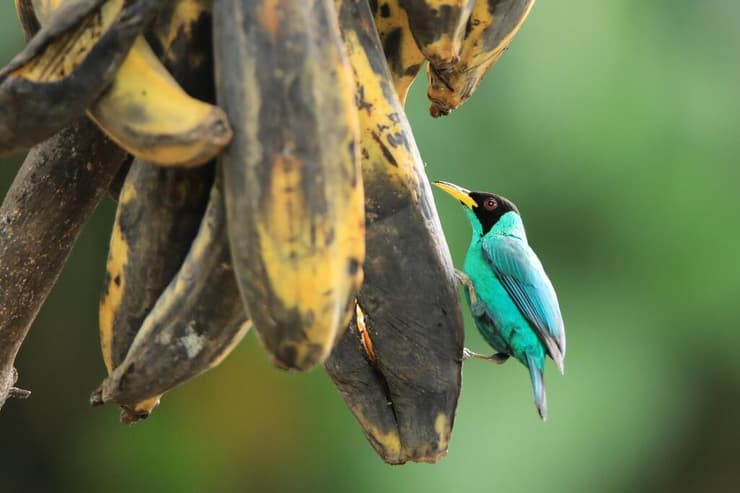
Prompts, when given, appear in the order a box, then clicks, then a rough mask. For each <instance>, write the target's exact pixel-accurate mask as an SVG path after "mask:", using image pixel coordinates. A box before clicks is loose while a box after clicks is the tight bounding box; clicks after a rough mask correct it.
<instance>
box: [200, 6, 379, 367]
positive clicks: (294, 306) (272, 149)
mask: <svg viewBox="0 0 740 493" xmlns="http://www.w3.org/2000/svg"><path fill="white" fill-rule="evenodd" d="M335 17H336V16H335V13H334V11H333V6H332V4H331V3H330V2H329V1H327V0H311V1H307V2H292V1H287V0H262V1H255V2H252V1H246V0H223V1H219V2H217V3H216V5H215V6H214V25H215V29H214V32H215V40H216V46H215V53H216V62H217V63H216V73H217V83H218V94H219V102H220V104H221V105H222V106H223V107H224V108H225V109H226V110H227V112H228V113H229V120H230V121H231V122H232V125H233V126H234V128H235V138H234V141H233V142H232V144H231V145H230V146H229V147H228V148H227V149H226V151H225V152H224V154H223V155H222V162H223V168H224V175H225V184H224V185H225V196H226V208H227V217H228V222H229V237H230V241H231V246H232V255H233V257H234V266H235V270H236V274H237V279H238V281H239V285H240V289H241V291H242V295H243V297H244V300H245V303H246V304H247V308H248V311H249V313H250V315H251V317H252V319H253V321H254V324H255V328H256V329H257V331H258V333H259V335H260V338H261V340H262V342H263V343H264V345H265V347H266V348H267V350H268V351H269V352H270V353H271V354H272V356H273V358H274V362H275V364H276V365H277V366H280V367H284V368H293V369H298V370H307V369H309V368H311V367H313V366H315V365H316V364H319V363H321V362H323V361H324V359H325V358H326V357H327V356H328V354H329V352H330V350H331V348H332V347H333V345H334V343H335V341H336V339H337V337H338V336H339V335H340V334H341V332H342V331H343V330H344V329H345V327H346V325H347V323H348V321H349V319H350V317H351V315H352V306H351V304H350V303H348V300H351V299H354V296H355V295H356V293H357V290H358V288H359V286H360V283H361V281H362V276H363V273H362V269H361V268H359V265H361V263H362V261H363V259H364V250H365V243H364V216H363V187H362V180H361V178H360V172H359V156H358V152H359V145H358V141H359V138H358V133H359V125H358V120H357V110H356V108H355V104H354V95H353V90H354V80H353V78H352V72H351V69H350V67H349V65H348V62H347V58H346V55H345V53H344V51H343V47H342V44H341V40H340V38H339V32H338V27H337V25H336V18H335ZM327 115H331V117H327ZM349 258H352V259H355V260H356V261H357V263H358V268H357V269H355V270H353V271H352V272H350V271H349V270H348V269H347V259H349Z"/></svg>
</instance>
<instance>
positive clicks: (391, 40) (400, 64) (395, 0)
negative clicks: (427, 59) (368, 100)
mask: <svg viewBox="0 0 740 493" xmlns="http://www.w3.org/2000/svg"><path fill="white" fill-rule="evenodd" d="M399 1H400V0H383V1H382V2H370V9H371V10H372V13H373V17H374V19H375V28H376V29H377V31H378V36H379V37H380V42H381V43H382V45H383V52H384V53H385V59H386V61H387V62H388V68H389V69H390V71H391V75H392V76H393V85H394V86H395V88H396V93H397V94H398V99H399V100H400V101H401V104H402V105H405V104H406V96H407V95H408V92H409V88H410V87H411V84H412V83H413V82H414V79H416V76H417V75H418V73H419V70H421V66H422V65H423V64H424V54H423V53H422V52H421V50H419V47H418V46H417V45H416V41H415V40H414V36H413V34H412V33H411V28H410V27H409V19H408V17H407V15H406V11H405V10H404V9H402V8H401V6H400V5H399Z"/></svg>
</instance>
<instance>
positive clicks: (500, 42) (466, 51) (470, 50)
mask: <svg viewBox="0 0 740 493" xmlns="http://www.w3.org/2000/svg"><path fill="white" fill-rule="evenodd" d="M533 5H534V0H477V1H476V3H475V8H474V9H473V13H472V15H471V22H470V29H469V30H468V32H467V33H466V35H465V39H464V40H463V44H462V52H461V55H460V60H459V61H458V62H457V63H455V64H454V65H453V66H452V67H449V68H447V69H446V70H437V69H436V68H435V67H433V66H431V65H430V66H428V67H427V74H428V78H429V84H428V88H427V96H428V97H429V100H430V101H431V102H432V105H431V108H430V109H429V112H430V113H431V115H432V116H433V117H435V118H436V117H439V116H444V115H447V114H449V113H450V111H452V110H454V109H456V108H458V107H460V105H462V104H463V103H464V102H465V101H466V100H467V99H468V98H469V97H470V96H472V94H473V92H474V91H475V90H476V88H477V87H478V85H479V84H480V83H481V80H483V77H484V76H485V75H486V73H488V71H489V70H490V69H491V67H493V65H494V64H495V63H496V62H497V61H498V59H499V58H500V57H501V55H503V53H504V51H505V50H506V49H507V48H508V47H509V44H510V43H511V41H512V39H513V38H514V36H515V35H516V33H517V32H518V31H519V28H520V27H521V26H522V24H523V23H524V21H525V20H526V19H527V16H528V15H529V12H530V11H531V10H532V6H533Z"/></svg>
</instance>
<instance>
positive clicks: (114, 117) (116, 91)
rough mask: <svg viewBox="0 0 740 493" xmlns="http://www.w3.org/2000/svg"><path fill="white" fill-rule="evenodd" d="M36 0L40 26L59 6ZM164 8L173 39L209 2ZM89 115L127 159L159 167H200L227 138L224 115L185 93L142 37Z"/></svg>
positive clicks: (183, 1) (186, 1)
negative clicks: (129, 156) (124, 151)
mask: <svg viewBox="0 0 740 493" xmlns="http://www.w3.org/2000/svg"><path fill="white" fill-rule="evenodd" d="M36 1H37V2H38V3H37V10H36V13H37V16H38V17H39V19H40V20H41V23H42V24H44V23H45V20H46V18H47V17H48V16H50V15H51V14H52V13H53V12H55V9H57V8H61V7H60V4H61V2H62V0H36ZM166 5H167V9H165V12H164V13H163V16H169V17H168V18H167V19H172V20H176V19H182V21H180V22H179V24H178V23H177V22H174V21H173V24H172V26H173V29H175V31H174V32H172V31H166V33H167V35H169V34H172V36H176V32H177V31H176V29H178V26H179V27H184V28H187V27H188V26H189V25H190V24H191V23H192V22H195V21H197V20H198V19H199V18H200V17H201V16H203V15H205V14H206V13H207V11H208V9H209V8H210V5H209V4H208V2H205V1H198V0H174V1H172V2H168V3H167V4H166ZM178 8H179V9H181V10H180V11H177V9H178ZM187 16H190V17H187ZM167 19H165V21H166V20H167ZM194 60H196V59H194ZM203 62H205V60H203ZM88 115H89V116H90V118H92V119H93V121H95V123H97V124H98V126H99V127H100V128H101V129H102V130H103V131H104V132H105V133H106V134H108V136H109V137H110V138H111V139H113V140H114V141H115V142H116V143H117V144H118V145H120V146H121V147H122V148H124V149H125V150H126V151H128V152H129V153H130V154H132V155H134V156H136V157H137V158H139V159H142V160H144V161H147V162H150V163H153V164H158V165H162V166H197V165H201V164H204V163H206V162H208V161H209V160H211V159H213V158H214V157H215V156H216V155H217V154H218V153H219V152H220V151H221V149H222V148H223V147H224V146H225V145H226V144H228V142H229V140H230V139H231V127H230V126H229V122H228V120H227V119H226V115H225V114H224V112H223V111H222V110H221V109H220V108H219V107H217V106H215V105H213V104H209V103H206V102H204V101H200V100H199V99H196V98H194V97H192V96H191V95H190V94H188V93H187V92H185V90H183V88H182V87H180V85H179V84H178V82H177V81H176V80H175V79H174V78H173V77H172V75H170V73H169V72H168V71H167V69H166V68H165V67H164V65H163V64H162V62H160V60H159V59H158V58H157V56H156V55H155V54H154V52H153V51H152V49H151V47H150V46H149V43H147V41H146V39H145V38H144V36H143V35H142V36H139V37H137V38H136V40H135V41H134V44H133V47H132V48H131V50H130V51H129V53H128V55H127V56H126V58H125V60H123V63H122V64H121V66H120V68H119V69H118V73H117V74H116V75H115V78H114V79H113V81H112V83H111V84H110V86H109V87H108V89H107V90H106V91H105V93H103V95H102V96H101V97H100V98H99V99H97V101H95V103H94V104H92V106H90V108H89V109H88Z"/></svg>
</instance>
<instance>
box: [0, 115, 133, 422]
mask: <svg viewBox="0 0 740 493" xmlns="http://www.w3.org/2000/svg"><path fill="white" fill-rule="evenodd" d="M125 159H126V154H125V153H124V152H123V151H122V150H121V149H120V148H119V147H118V146H116V145H115V144H114V143H112V142H111V141H110V140H108V139H107V138H106V137H105V136H104V135H103V134H102V133H100V132H99V131H98V129H97V128H96V127H95V125H93V124H92V123H91V122H89V121H88V120H87V118H85V117H81V118H79V119H78V120H77V121H76V122H74V123H73V124H72V125H71V126H70V127H67V128H65V129H63V130H62V131H60V132H58V133H57V134H55V135H54V136H52V137H51V138H49V139H47V140H45V141H44V142H42V143H40V144H37V145H36V146H34V147H33V148H31V150H30V151H29V153H28V155H27V156H26V159H25V161H24V162H23V165H22V166H21V168H20V170H19V172H18V174H17V175H16V177H15V180H14V181H13V184H12V185H11V186H10V188H9V189H8V191H7V194H6V195H5V198H4V200H3V203H2V206H1V207H0V258H1V259H2V261H0V346H2V348H3V350H2V351H0V407H2V404H3V402H5V398H6V397H7V391H8V389H7V388H3V385H2V384H3V383H5V382H7V381H8V376H12V374H13V372H14V370H13V360H14V359H15V356H16V354H17V353H18V350H19V349H20V346H21V343H22V342H23V339H24V338H25V336H26V334H27V333H28V330H29V328H30V327H31V325H32V324H33V321H34V319H35V318H36V314H37V313H38V311H39V309H40V308H41V306H42V305H43V303H44V301H45V300H46V297H47V296H48V294H49V292H50V291H51V289H52V287H53V286H54V284H55V282H56V280H57V278H58V277H59V273H60V272H61V270H62V267H63V266H64V263H65V262H66V260H67V257H68V256H69V253H70V251H71V250H72V247H73V245H74V243H75V241H76V240H77V238H78V236H79V234H80V232H81V231H82V228H83V226H84V225H85V223H86V222H87V220H88V219H89V218H90V216H91V215H92V213H93V211H94V210H95V208H96V207H97V205H98V203H99V202H100V201H101V200H102V199H103V197H104V196H105V194H106V191H107V189H108V186H109V183H110V181H111V180H112V179H113V177H114V176H115V175H116V173H117V171H118V169H119V167H120V166H121V164H122V163H123V162H124V160H125ZM13 381H14V379H13V378H11V379H10V382H11V384H12V382H13Z"/></svg>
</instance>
